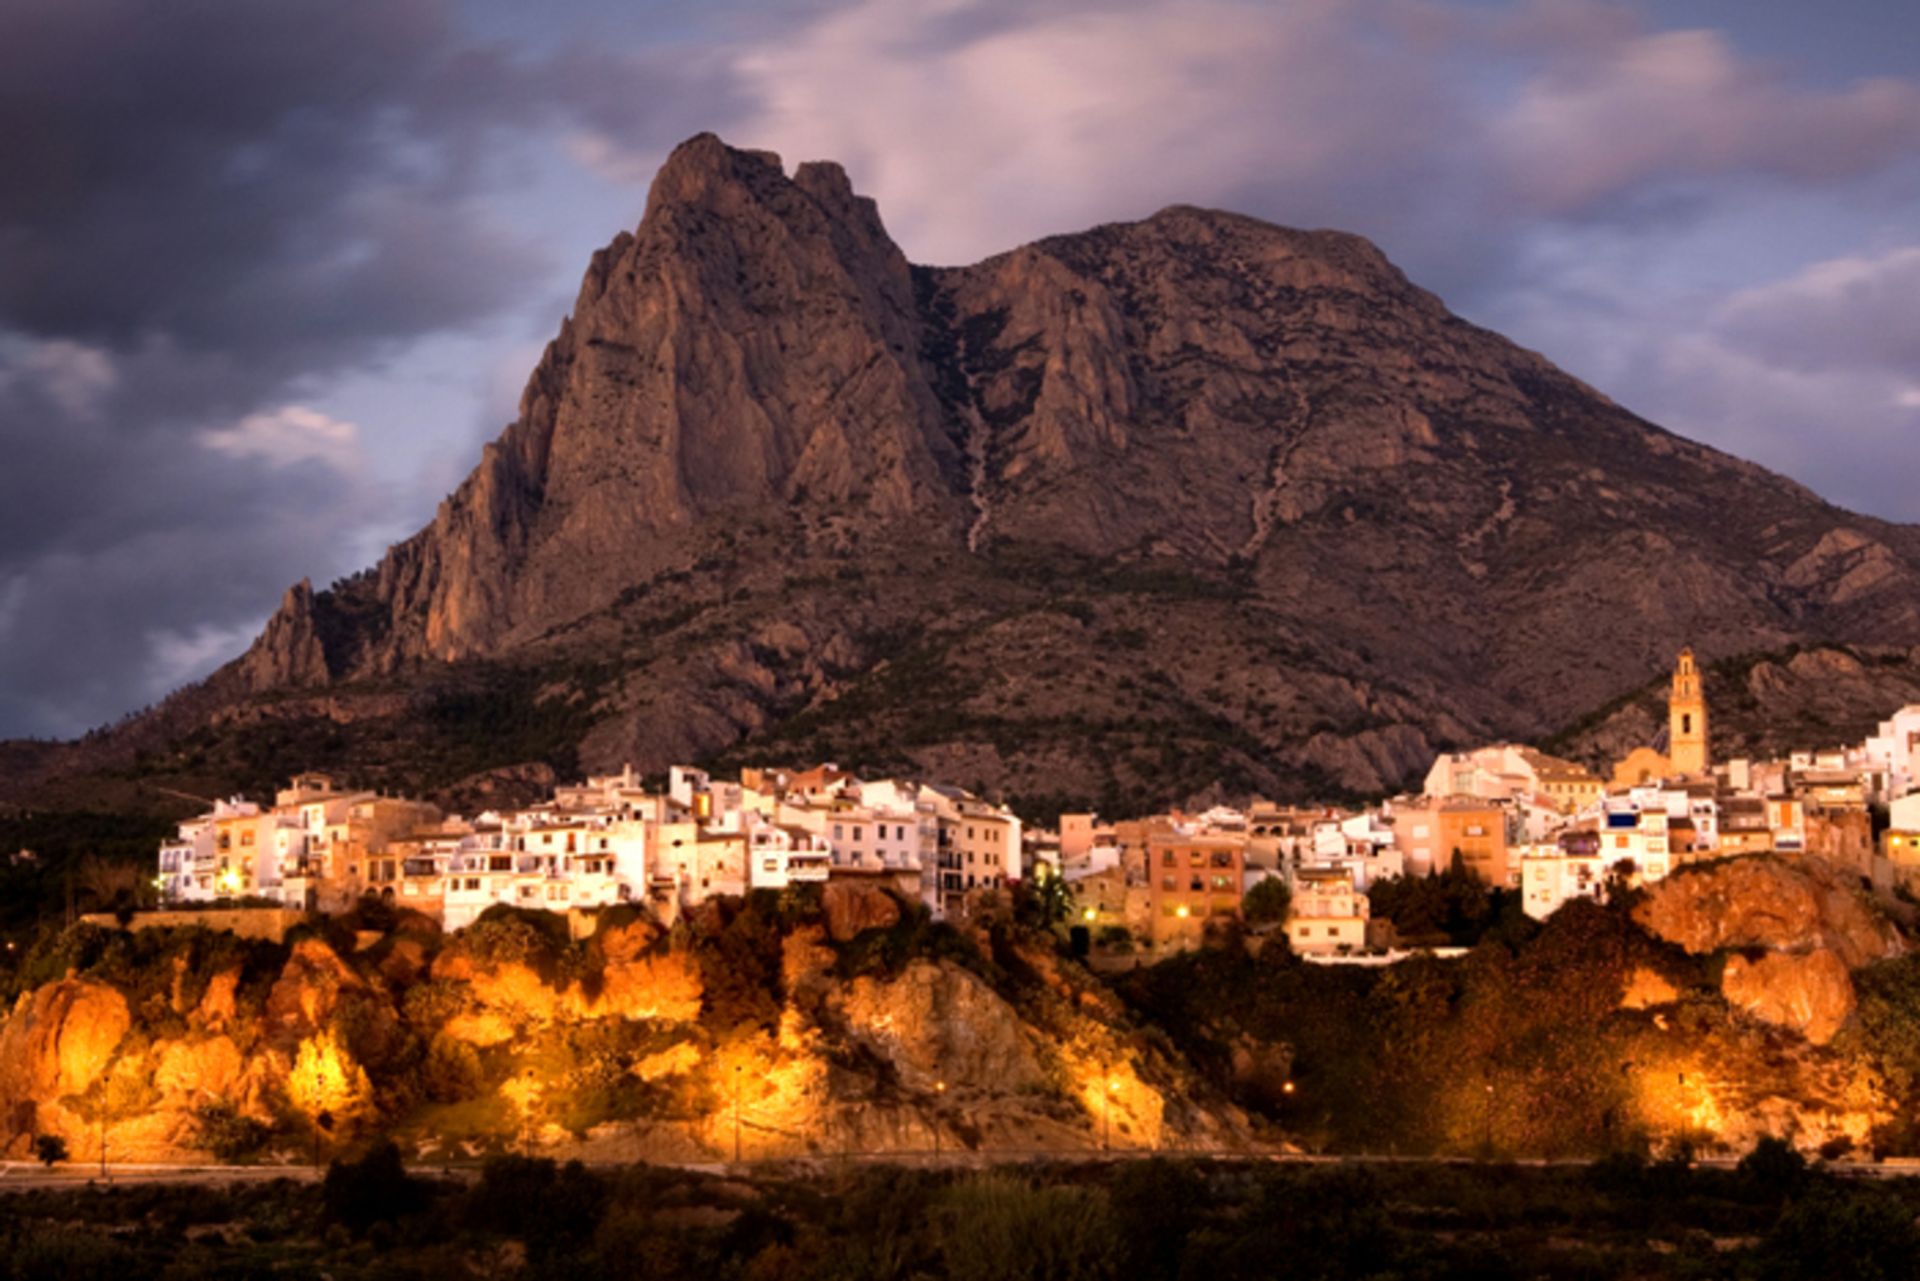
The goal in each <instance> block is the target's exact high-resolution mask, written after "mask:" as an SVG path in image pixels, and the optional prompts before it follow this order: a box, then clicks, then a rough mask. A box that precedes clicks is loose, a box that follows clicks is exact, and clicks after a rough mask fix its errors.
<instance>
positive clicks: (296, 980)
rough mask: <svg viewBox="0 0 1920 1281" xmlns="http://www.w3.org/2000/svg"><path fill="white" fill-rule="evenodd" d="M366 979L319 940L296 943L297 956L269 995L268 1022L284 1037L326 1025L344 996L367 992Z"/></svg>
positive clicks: (288, 959) (292, 959) (290, 960)
mask: <svg viewBox="0 0 1920 1281" xmlns="http://www.w3.org/2000/svg"><path fill="white" fill-rule="evenodd" d="M365 987H366V980H364V979H362V978H361V977H360V975H359V974H358V973H356V972H355V970H354V968H353V967H352V966H351V965H348V964H347V963H346V961H344V960H342V959H341V958H340V955H339V954H338V953H336V952H335V951H334V950H333V949H332V948H330V947H328V946H327V945H326V944H325V943H324V942H322V941H321V940H319V939H317V938H304V939H301V940H300V941H299V942H298V943H296V944H294V947H293V954H292V955H291V956H289V957H288V958H287V963H286V965H285V966H284V967H282V969H281V971H280V977H279V979H278V980H276V981H275V982H274V985H273V990H272V991H271V992H269V993H268V994H267V1020H268V1022H269V1024H271V1025H272V1026H273V1028H274V1029H275V1030H276V1031H277V1032H279V1033H280V1034H281V1035H282V1036H299V1035H301V1034H304V1033H306V1032H311V1031H313V1030H315V1029H317V1028H320V1027H323V1026H325V1024H326V1022H327V1020H328V1018H330V1017H331V1016H332V1014H333V1011H334V1007H335V1006H337V1005H338V1004H339V1001H340V995H341V993H343V992H347V991H360V990H363V989H365Z"/></svg>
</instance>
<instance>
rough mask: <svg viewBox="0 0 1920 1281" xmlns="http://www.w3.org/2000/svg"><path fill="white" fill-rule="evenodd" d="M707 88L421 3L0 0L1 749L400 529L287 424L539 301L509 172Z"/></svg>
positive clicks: (225, 650) (337, 448)
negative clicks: (5, 740) (382, 364)
mask: <svg viewBox="0 0 1920 1281" xmlns="http://www.w3.org/2000/svg"><path fill="white" fill-rule="evenodd" d="M702 74H704V69H703V68H700V67H698V66H695V65H692V64H691V63H688V62H684V61H683V62H682V63H681V64H679V65H661V64H657V63H656V64H652V65H650V64H649V63H648V62H647V61H646V60H645V59H644V58H635V59H624V60H623V59H620V58H616V57H614V56H612V55H609V54H605V53H599V52H585V53H583V52H579V51H573V50H566V49H562V50H560V51H557V52H555V51H549V52H547V53H545V54H543V55H542V56H541V57H539V58H537V59H534V58H524V57H520V56H517V55H515V54H514V53H513V52H512V51H510V50H507V49H505V48H501V47H497V46H487V45H482V44H479V43H476V42H475V41H474V40H472V39H471V38H470V37H469V36H467V35H466V34H464V33H463V32H462V30H461V28H460V26H459V24H458V22H457V21H456V15H455V14H454V13H452V12H451V11H450V10H449V9H448V7H447V6H445V5H443V4H441V3H438V2H437V0H275V3H272V4H260V3H257V2H255V0H219V2H213V3H191V4H159V3H153V2H152V0H12V3H9V4H7V5H4V6H0V458H3V459H4V462H3V463H0V735H5V734H8V733H16V734H17V733H71V732H73V731H74V730H76V729H78V728H83V727H84V726H85V725H87V724H89V723H95V722H98V721H100V720H102V719H106V718H109V717H111V716H112V715H114V714H116V713H117V712H119V711H122V710H124V709H125V708H127V707H129V706H133V705H137V704H139V703H142V702H144V701H147V700H148V699H150V698H152V697H154V696H156V695H157V694H158V693H160V692H162V690H163V689H164V688H165V687H166V686H168V685H170V684H172V683H175V682H176V681H178V680H180V679H182V678H185V677H186V676H189V675H192V674H197V672H199V671H201V670H205V669H206V668H207V667H209V666H211V665H212V664H213V662H214V661H216V660H217V659H218V658H221V657H227V656H230V655H231V654H232V653H234V652H237V651H238V650H239V649H241V648H243V647H244V645H245V640H246V634H247V632H248V630H249V629H250V628H251V627H252V626H254V625H256V624H257V623H258V622H259V620H260V618H261V616H262V615H263V614H264V613H265V612H266V611H267V610H268V609H270V608H271V607H272V605H273V603H274V602H275V601H276V600H277V599H278V597H279V595H280V592H281V591H282V590H283V589H284V587H285V586H286V585H287V583H289V582H290V581H292V580H294V579H295V578H297V577H299V576H300V575H301V573H302V572H303V571H308V570H313V569H316V568H323V569H324V570H325V571H326V572H329V573H333V572H342V571H345V570H347V569H349V568H354V567H357V565H356V560H357V558H358V557H360V556H363V555H364V554H365V549H364V547H362V546H361V545H360V544H362V543H364V542H365V541H366V535H367V532H368V531H369V530H374V531H385V532H387V533H390V534H398V533H400V532H402V531H401V530H400V529H399V528H398V527H397V521H398V520H401V519H404V515H403V512H402V510H401V509H398V508H397V507H396V505H395V504H394V503H393V502H392V500H393V497H394V496H393V495H392V494H390V493H387V492H385V491H383V490H382V488H381V487H380V486H379V485H377V484H374V483H371V482H370V481H369V480H368V479H367V478H366V477H365V476H364V475H362V474H361V472H360V468H359V465H358V457H359V447H360V446H361V445H362V444H364V442H361V441H359V440H357V439H356V435H355V432H354V429H353V427H352V425H351V424H340V423H333V422H331V421H330V420H327V419H326V418H325V417H324V416H323V415H319V414H316V413H314V412H313V411H311V410H309V409H305V408H303V407H302V406H301V403H300V402H301V401H302V400H303V399H304V398H305V397H307V396H309V395H311V394H312V391H313V389H314V388H315V387H316V386H317V385H318V384H319V382H320V380H322V379H324V378H326V377H328V376H329V375H334V374H337V373H340V372H342V371H346V370H353V369H360V368H365V367H367V366H368V365H369V363H370V362H376V361H378V360H380V359H382V358H384V357H385V356H386V355H387V354H388V353H391V352H394V351H396V350H398V349H400V348H401V347H402V346H403V345H404V344H406V343H407V342H409V341H411V340H413V339H416V338H418V337H421V336H423V335H428V334H433V333H439V332H445V331H448V330H454V329H459V328H461V327H465V326H469V325H471V324H473V323H474V322H476V321H478V320H480V319H483V318H485V317H487V316H489V315H491V314H494V313H496V312H498V311H500V310H501V309H502V308H504V307H507V306H510V305H512V304H515V303H516V302H518V301H521V300H523V299H524V296H525V295H526V294H527V293H529V292H532V291H538V290H540V289H543V288H545V281H544V277H543V276H542V275H541V269H542V268H543V267H544V266H545V265H546V264H545V262H544V257H545V256H544V255H543V254H542V253H541V252H540V251H539V249H538V247H537V246H536V245H534V244H531V243H529V242H528V241H527V240H526V239H524V238H523V237H522V236H521V235H520V234H519V233H517V232H515V231H513V230H510V229H509V228H508V227H506V226H504V225H503V224H502V223H501V222H499V221H498V220H497V218H496V216H495V215H494V214H493V213H492V212H490V205H489V203H488V201H489V197H490V196H491V195H493V194H494V193H496V192H497V191H498V190H500V189H501V188H502V187H504V186H507V185H509V184H511V183H513V182H516V181H522V180H523V178H522V175H521V173H519V172H512V171H510V167H511V166H512V165H514V164H516V163H519V164H522V165H524V163H525V161H524V158H523V157H520V156H519V153H518V152H517V151H516V148H522V147H524V145H525V144H526V143H527V142H528V140H529V139H530V138H531V137H533V136H534V135H535V134H536V133H537V132H538V131H541V130H559V129H563V128H565V127H566V122H567V121H568V120H570V119H572V118H574V117H576V116H581V117H588V118H591V119H593V120H595V121H596V122H597V123H598V124H599V125H600V126H602V127H606V128H616V127H617V128H620V129H622V130H624V131H625V132H626V133H627V135H628V136H630V137H634V138H637V139H642V140H644V139H645V138H647V137H649V136H651V131H652V130H654V129H655V128H656V127H658V126H659V123H660V122H662V121H670V120H671V118H672V117H673V116H674V115H675V113H676V112H683V113H688V114H691V113H695V112H698V111H699V110H700V109H701V108H700V104H701V102H702V101H703V100H704V99H703V98H702V93H703V92H704V90H702V88H701V86H700V85H699V84H697V83H695V81H694V79H693V77H696V76H699V75H702ZM673 124H677V121H676V122H673ZM673 124H670V125H669V126H668V127H673Z"/></svg>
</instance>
